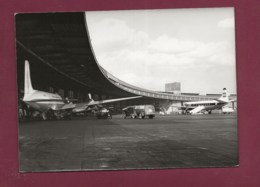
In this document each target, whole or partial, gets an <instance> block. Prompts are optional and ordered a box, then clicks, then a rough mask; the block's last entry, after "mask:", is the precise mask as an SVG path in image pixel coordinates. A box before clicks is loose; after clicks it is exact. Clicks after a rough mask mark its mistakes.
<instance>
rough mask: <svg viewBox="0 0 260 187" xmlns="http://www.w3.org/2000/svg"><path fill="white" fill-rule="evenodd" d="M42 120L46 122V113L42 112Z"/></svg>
mask: <svg viewBox="0 0 260 187" xmlns="http://www.w3.org/2000/svg"><path fill="white" fill-rule="evenodd" d="M42 119H43V120H44V121H46V120H47V119H48V117H47V112H43V113H42Z"/></svg>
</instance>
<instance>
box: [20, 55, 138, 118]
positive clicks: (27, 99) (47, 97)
mask: <svg viewBox="0 0 260 187" xmlns="http://www.w3.org/2000/svg"><path fill="white" fill-rule="evenodd" d="M24 69H25V70H24V73H25V74H24V97H23V99H22V101H23V102H24V103H26V104H27V106H28V107H29V108H32V109H34V110H36V111H39V112H40V113H41V115H42V118H43V120H47V119H48V117H49V115H48V112H49V111H52V112H55V111H60V112H61V111H66V110H71V111H72V112H77V110H78V111H82V110H86V109H87V108H88V107H89V106H95V105H102V104H105V103H111V102H116V101H123V100H129V99H136V98H140V97H142V96H134V97H125V98H117V99H107V100H101V101H94V100H93V99H92V98H91V94H89V97H90V98H89V99H90V101H88V102H84V103H76V104H74V103H72V102H71V101H69V100H68V99H62V97H61V96H60V95H58V94H54V93H49V92H44V91H39V90H34V89H33V87H32V82H31V76H30V64H29V61H27V60H25V68H24Z"/></svg>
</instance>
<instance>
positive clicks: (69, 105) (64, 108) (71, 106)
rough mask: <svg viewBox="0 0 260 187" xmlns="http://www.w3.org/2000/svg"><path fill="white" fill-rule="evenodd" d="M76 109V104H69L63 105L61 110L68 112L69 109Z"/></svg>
mask: <svg viewBox="0 0 260 187" xmlns="http://www.w3.org/2000/svg"><path fill="white" fill-rule="evenodd" d="M75 107H76V104H73V103H68V104H65V105H63V106H62V107H61V108H60V110H67V109H74V108H75Z"/></svg>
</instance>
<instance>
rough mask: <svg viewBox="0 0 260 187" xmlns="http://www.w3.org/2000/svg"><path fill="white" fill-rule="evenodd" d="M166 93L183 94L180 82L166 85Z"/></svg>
mask: <svg viewBox="0 0 260 187" xmlns="http://www.w3.org/2000/svg"><path fill="white" fill-rule="evenodd" d="M165 92H172V93H174V94H180V93H181V83H180V82H172V83H167V84H165Z"/></svg>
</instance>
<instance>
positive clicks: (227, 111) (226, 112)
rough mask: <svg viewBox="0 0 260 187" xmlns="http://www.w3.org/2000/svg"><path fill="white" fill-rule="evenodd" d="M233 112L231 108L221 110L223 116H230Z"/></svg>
mask: <svg viewBox="0 0 260 187" xmlns="http://www.w3.org/2000/svg"><path fill="white" fill-rule="evenodd" d="M234 111H235V110H234V109H233V108H230V107H223V108H222V113H223V114H231V113H233V112H234Z"/></svg>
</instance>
